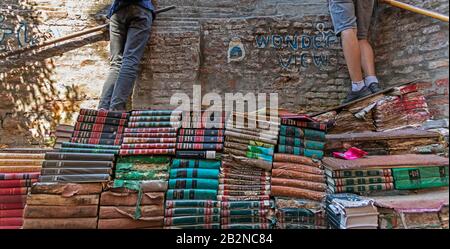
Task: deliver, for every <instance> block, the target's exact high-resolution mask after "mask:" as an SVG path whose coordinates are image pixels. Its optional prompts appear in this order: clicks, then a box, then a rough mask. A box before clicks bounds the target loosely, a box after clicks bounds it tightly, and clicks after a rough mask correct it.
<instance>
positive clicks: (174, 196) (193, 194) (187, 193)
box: [166, 189, 217, 200]
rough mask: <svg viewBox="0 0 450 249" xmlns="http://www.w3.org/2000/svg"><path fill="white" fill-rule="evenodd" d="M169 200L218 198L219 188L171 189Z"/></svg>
mask: <svg viewBox="0 0 450 249" xmlns="http://www.w3.org/2000/svg"><path fill="white" fill-rule="evenodd" d="M166 198H167V200H217V190H212V189H169V190H168V191H167V194H166Z"/></svg>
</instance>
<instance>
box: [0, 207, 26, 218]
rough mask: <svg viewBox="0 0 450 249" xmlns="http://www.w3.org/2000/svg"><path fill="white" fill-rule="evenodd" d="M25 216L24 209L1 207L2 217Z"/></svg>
mask: <svg viewBox="0 0 450 249" xmlns="http://www.w3.org/2000/svg"><path fill="white" fill-rule="evenodd" d="M22 216H23V209H7V210H1V209H0V218H14V217H16V218H19V217H20V218H21V217H22Z"/></svg>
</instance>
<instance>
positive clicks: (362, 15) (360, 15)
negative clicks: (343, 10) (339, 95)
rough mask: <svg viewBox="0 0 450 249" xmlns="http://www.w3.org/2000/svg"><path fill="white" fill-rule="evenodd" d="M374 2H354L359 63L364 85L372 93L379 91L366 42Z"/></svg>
mask: <svg viewBox="0 0 450 249" xmlns="http://www.w3.org/2000/svg"><path fill="white" fill-rule="evenodd" d="M374 5H375V0H359V1H356V17H357V22H358V34H357V35H358V39H359V47H360V48H361V62H362V68H363V70H364V73H365V79H364V81H365V85H366V86H367V87H368V88H369V89H370V90H371V92H372V93H376V92H378V91H380V90H381V89H380V88H379V84H378V79H377V77H376V70H375V56H374V52H373V48H372V46H371V45H370V43H369V41H368V36H369V30H370V23H371V20H372V15H373V11H374Z"/></svg>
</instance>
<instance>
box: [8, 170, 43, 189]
mask: <svg viewBox="0 0 450 249" xmlns="http://www.w3.org/2000/svg"><path fill="white" fill-rule="evenodd" d="M39 174H40V173H39ZM35 182H38V179H26V180H2V181H0V189H1V188H20V187H31V186H32V185H33V183H35Z"/></svg>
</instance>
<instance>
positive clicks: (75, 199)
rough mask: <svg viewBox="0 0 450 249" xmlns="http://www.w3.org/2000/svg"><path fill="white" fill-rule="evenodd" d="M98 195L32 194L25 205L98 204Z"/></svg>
mask: <svg viewBox="0 0 450 249" xmlns="http://www.w3.org/2000/svg"><path fill="white" fill-rule="evenodd" d="M99 197H100V196H99V195H75V196H72V197H68V198H66V197H62V196H59V195H45V194H32V195H29V196H28V198H27V205H37V206H84V205H98V203H99Z"/></svg>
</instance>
